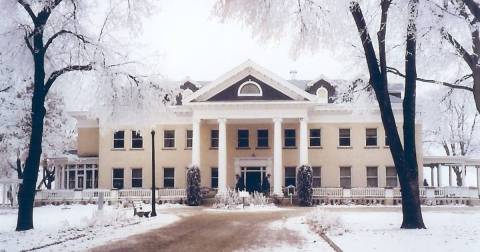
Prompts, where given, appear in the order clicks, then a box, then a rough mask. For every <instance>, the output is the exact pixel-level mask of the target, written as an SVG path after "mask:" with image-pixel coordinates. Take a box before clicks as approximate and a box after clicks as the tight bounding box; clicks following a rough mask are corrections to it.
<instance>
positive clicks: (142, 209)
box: [133, 201, 152, 217]
mask: <svg viewBox="0 0 480 252" xmlns="http://www.w3.org/2000/svg"><path fill="white" fill-rule="evenodd" d="M151 212H152V210H151V209H150V207H148V206H146V205H145V204H143V202H142V201H134V202H133V215H136V216H138V217H150V213H151Z"/></svg>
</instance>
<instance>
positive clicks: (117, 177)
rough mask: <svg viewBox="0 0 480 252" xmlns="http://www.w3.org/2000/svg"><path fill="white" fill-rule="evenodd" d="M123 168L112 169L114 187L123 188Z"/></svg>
mask: <svg viewBox="0 0 480 252" xmlns="http://www.w3.org/2000/svg"><path fill="white" fill-rule="evenodd" d="M123 178H124V174H123V168H113V170H112V187H113V188H116V189H123Z"/></svg>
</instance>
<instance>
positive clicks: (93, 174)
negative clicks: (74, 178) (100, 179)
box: [92, 165, 96, 189]
mask: <svg viewBox="0 0 480 252" xmlns="http://www.w3.org/2000/svg"><path fill="white" fill-rule="evenodd" d="M95 167H96V165H92V189H95Z"/></svg>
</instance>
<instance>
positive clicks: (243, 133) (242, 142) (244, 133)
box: [237, 129, 249, 148]
mask: <svg viewBox="0 0 480 252" xmlns="http://www.w3.org/2000/svg"><path fill="white" fill-rule="evenodd" d="M237 138H238V143H237V147H238V148H248V147H249V142H248V130H246V129H239V130H238V131H237Z"/></svg>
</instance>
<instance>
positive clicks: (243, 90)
mask: <svg viewBox="0 0 480 252" xmlns="http://www.w3.org/2000/svg"><path fill="white" fill-rule="evenodd" d="M237 95H238V96H262V88H261V87H260V85H258V84H257V83H255V82H253V81H247V82H245V83H243V84H242V85H240V87H239V88H238V94H237Z"/></svg>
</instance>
